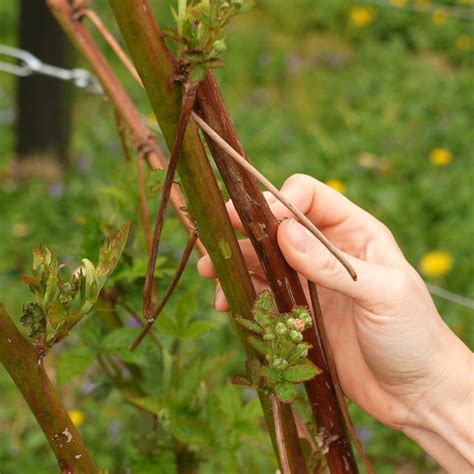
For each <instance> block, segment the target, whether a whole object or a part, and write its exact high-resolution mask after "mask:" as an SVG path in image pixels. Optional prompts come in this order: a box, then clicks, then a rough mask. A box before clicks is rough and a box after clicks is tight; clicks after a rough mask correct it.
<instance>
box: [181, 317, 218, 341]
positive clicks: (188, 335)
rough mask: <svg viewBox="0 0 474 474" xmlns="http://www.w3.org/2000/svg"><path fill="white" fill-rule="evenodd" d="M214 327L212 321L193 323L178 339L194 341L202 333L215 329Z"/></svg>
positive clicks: (214, 324)
mask: <svg viewBox="0 0 474 474" xmlns="http://www.w3.org/2000/svg"><path fill="white" fill-rule="evenodd" d="M216 327H217V325H216V323H215V322H214V321H193V322H191V323H190V324H189V325H188V326H187V328H186V330H185V331H184V333H182V334H181V335H180V337H181V339H196V338H198V337H200V336H202V335H203V334H204V333H206V332H208V331H210V330H212V329H216Z"/></svg>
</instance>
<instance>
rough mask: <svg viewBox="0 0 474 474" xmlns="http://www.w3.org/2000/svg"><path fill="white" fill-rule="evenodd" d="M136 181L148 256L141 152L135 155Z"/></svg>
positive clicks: (149, 229)
mask: <svg viewBox="0 0 474 474" xmlns="http://www.w3.org/2000/svg"><path fill="white" fill-rule="evenodd" d="M137 181H138V193H139V195H140V211H141V215H142V222H143V232H144V234H145V244H146V252H147V255H148V256H149V255H150V254H151V228H150V221H149V219H148V205H147V202H146V184H145V171H144V169H143V156H142V154H141V153H138V155H137Z"/></svg>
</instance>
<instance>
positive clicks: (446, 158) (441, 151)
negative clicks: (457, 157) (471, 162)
mask: <svg viewBox="0 0 474 474" xmlns="http://www.w3.org/2000/svg"><path fill="white" fill-rule="evenodd" d="M430 161H431V163H433V164H434V165H438V166H446V165H449V163H451V161H453V155H452V153H451V152H450V151H449V150H448V149H447V148H434V149H433V150H431V152H430Z"/></svg>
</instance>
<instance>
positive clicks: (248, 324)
mask: <svg viewBox="0 0 474 474" xmlns="http://www.w3.org/2000/svg"><path fill="white" fill-rule="evenodd" d="M234 320H235V322H237V323H238V324H240V325H241V326H242V327H244V328H245V329H247V330H249V331H252V332H254V333H256V334H261V333H262V329H261V328H260V326H259V325H258V324H257V323H256V322H254V321H251V320H250V319H245V318H242V317H241V316H236V317H235V318H234Z"/></svg>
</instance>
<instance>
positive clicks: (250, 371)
mask: <svg viewBox="0 0 474 474" xmlns="http://www.w3.org/2000/svg"><path fill="white" fill-rule="evenodd" d="M245 369H246V371H247V375H248V377H249V380H250V382H251V383H252V385H255V386H256V385H258V384H259V382H260V377H261V370H262V364H260V361H259V360H258V359H255V358H252V359H247V360H246V361H245Z"/></svg>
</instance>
